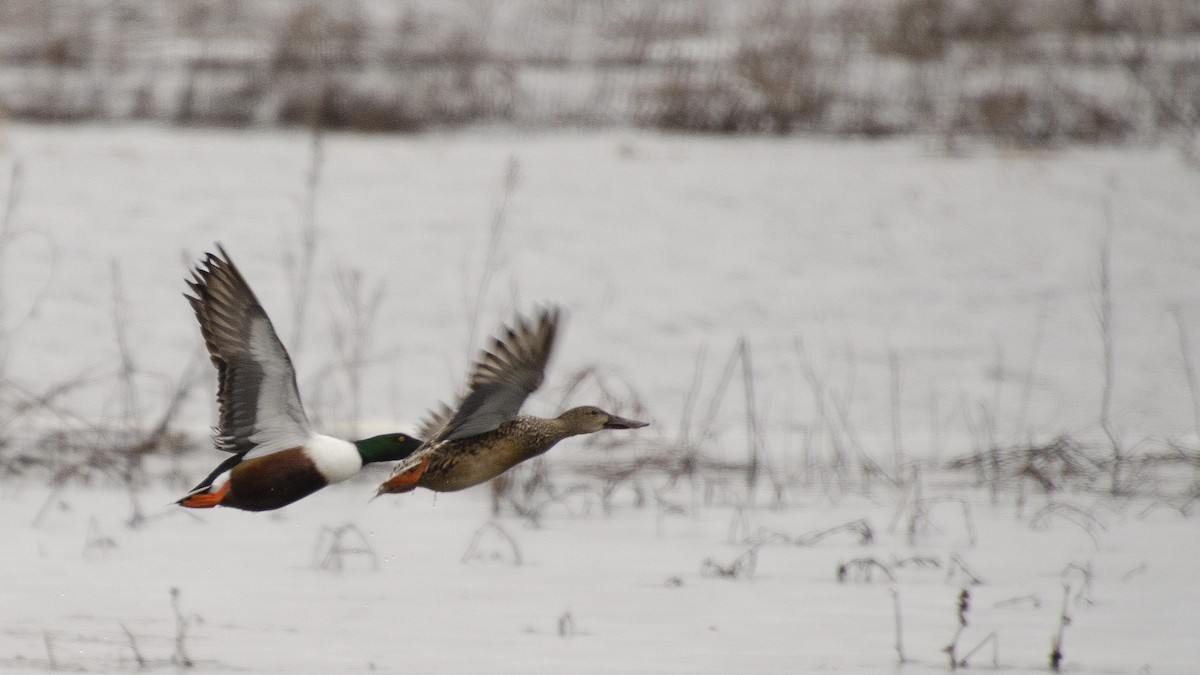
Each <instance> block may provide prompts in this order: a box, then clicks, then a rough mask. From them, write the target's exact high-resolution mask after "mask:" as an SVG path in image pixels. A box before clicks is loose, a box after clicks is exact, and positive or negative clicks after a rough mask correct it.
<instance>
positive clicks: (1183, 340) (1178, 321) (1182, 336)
mask: <svg viewBox="0 0 1200 675" xmlns="http://www.w3.org/2000/svg"><path fill="white" fill-rule="evenodd" d="M1171 316H1172V317H1174V319H1175V329H1176V330H1177V331H1178V332H1179V355H1180V356H1181V357H1182V358H1183V374H1184V377H1186V378H1187V386H1188V393H1189V394H1190V395H1191V397H1192V424H1193V429H1192V430H1193V431H1195V432H1196V434H1197V435H1200V383H1198V382H1197V380H1196V368H1195V366H1194V365H1193V363H1192V348H1191V344H1190V343H1189V341H1188V336H1187V331H1186V330H1185V329H1184V321H1183V310H1182V309H1181V308H1180V307H1179V306H1178V305H1176V306H1175V307H1173V308H1172V310H1171Z"/></svg>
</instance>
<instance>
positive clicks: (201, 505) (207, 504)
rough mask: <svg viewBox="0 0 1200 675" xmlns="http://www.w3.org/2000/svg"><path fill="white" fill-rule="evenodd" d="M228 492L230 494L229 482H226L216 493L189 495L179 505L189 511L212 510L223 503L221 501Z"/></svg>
mask: <svg viewBox="0 0 1200 675" xmlns="http://www.w3.org/2000/svg"><path fill="white" fill-rule="evenodd" d="M226 492H229V481H225V484H224V485H222V486H221V489H220V490H217V491H216V492H198V493H196V494H194V495H188V496H186V497H184V498H183V499H180V500H179V502H178V504H179V505H180V506H186V507H188V508H189V509H211V508H212V507H214V506H216V505H217V504H220V503H221V500H222V499H224V498H225V493H226Z"/></svg>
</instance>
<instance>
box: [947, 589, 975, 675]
mask: <svg viewBox="0 0 1200 675" xmlns="http://www.w3.org/2000/svg"><path fill="white" fill-rule="evenodd" d="M970 609H971V593H970V591H968V590H967V589H965V588H964V589H962V590H961V591H960V592H959V594H958V603H957V611H958V625H957V626H956V627H955V629H954V637H953V638H951V640H950V644H948V645H946V646H945V647H944V648H943V649H942V651H944V652H946V655H947V656H949V657H950V670H957V669H958V668H959V667H960V666H962V665H964V664H963V662H962V661H960V660H959V658H958V640H959V638H961V637H962V634H963V631H964V630H966V628H967V612H969V611H970Z"/></svg>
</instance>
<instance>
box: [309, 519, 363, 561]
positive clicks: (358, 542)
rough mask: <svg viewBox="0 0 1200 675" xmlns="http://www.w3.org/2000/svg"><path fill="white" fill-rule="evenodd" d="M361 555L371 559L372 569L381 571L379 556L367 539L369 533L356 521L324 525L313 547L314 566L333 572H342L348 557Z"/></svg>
mask: <svg viewBox="0 0 1200 675" xmlns="http://www.w3.org/2000/svg"><path fill="white" fill-rule="evenodd" d="M350 556H361V557H364V558H367V559H368V560H370V561H371V569H373V570H375V571H379V556H378V555H377V554H376V553H375V548H374V547H372V546H371V542H370V540H369V539H367V535H366V534H364V533H363V531H362V530H360V529H359V528H358V526H357V525H355V524H354V523H346V524H345V525H341V526H338V527H329V526H326V527H322V528H321V533H320V534H319V535H318V536H317V543H316V546H315V547H314V549H313V567H315V568H317V569H321V570H328V571H331V572H341V571H342V570H343V569H345V567H346V562H345V561H346V558H348V557H350Z"/></svg>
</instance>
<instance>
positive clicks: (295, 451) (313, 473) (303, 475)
mask: <svg viewBox="0 0 1200 675" xmlns="http://www.w3.org/2000/svg"><path fill="white" fill-rule="evenodd" d="M327 484H328V482H327V481H326V480H325V478H324V477H323V476H321V473H320V472H319V471H318V470H317V467H316V466H315V465H314V464H313V463H312V460H310V459H309V458H308V455H307V454H306V453H305V452H304V450H303V449H301V448H291V449H288V450H281V451H279V452H274V453H271V454H269V455H264V456H262V457H254V458H252V459H247V460H244V461H242V462H240V463H238V465H237V466H235V467H233V470H232V471H231V472H230V476H229V491H228V492H227V493H226V494H225V497H224V498H222V499H221V506H231V507H233V508H235V509H242V510H244V511H270V510H272V509H277V508H280V507H283V506H287V505H288V504H291V503H292V502H295V501H298V500H300V499H303V498H304V497H307V496H308V495H311V494H312V493H314V492H316V491H317V490H320V489H321V488H323V487H325V486H326V485H327Z"/></svg>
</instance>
